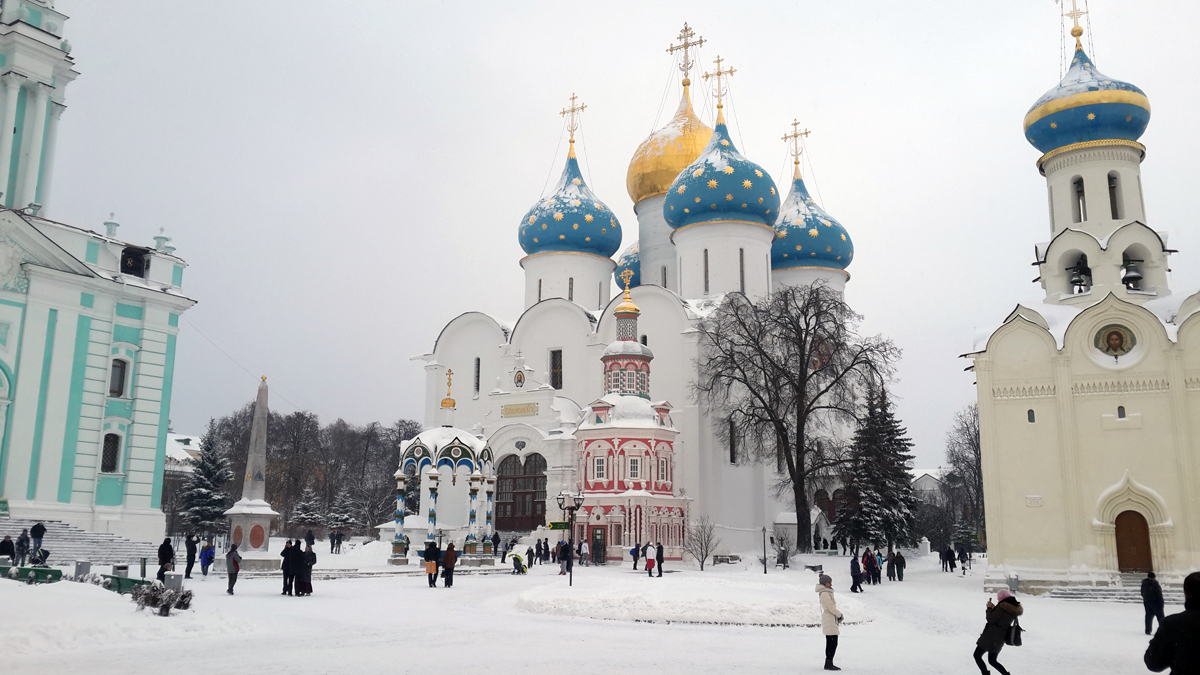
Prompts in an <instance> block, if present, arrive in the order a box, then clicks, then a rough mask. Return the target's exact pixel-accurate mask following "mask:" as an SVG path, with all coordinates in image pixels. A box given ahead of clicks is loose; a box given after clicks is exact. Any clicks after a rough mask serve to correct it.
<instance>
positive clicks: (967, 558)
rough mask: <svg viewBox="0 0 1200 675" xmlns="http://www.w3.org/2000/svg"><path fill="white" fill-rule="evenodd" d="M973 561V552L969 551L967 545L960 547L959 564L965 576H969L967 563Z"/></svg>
mask: <svg viewBox="0 0 1200 675" xmlns="http://www.w3.org/2000/svg"><path fill="white" fill-rule="evenodd" d="M969 562H971V554H970V553H967V547H966V546H963V547H962V548H960V549H958V566H959V567H961V568H962V573H963V576H964V577H965V576H967V563H969Z"/></svg>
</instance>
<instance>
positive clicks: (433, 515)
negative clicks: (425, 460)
mask: <svg viewBox="0 0 1200 675" xmlns="http://www.w3.org/2000/svg"><path fill="white" fill-rule="evenodd" d="M440 479H441V476H439V475H438V472H437V469H434V468H431V469H429V470H428V471H426V472H425V481H426V482H427V484H428V485H429V532H428V533H426V535H425V543H426V544H428V543H430V542H434V541H437V489H438V480H440Z"/></svg>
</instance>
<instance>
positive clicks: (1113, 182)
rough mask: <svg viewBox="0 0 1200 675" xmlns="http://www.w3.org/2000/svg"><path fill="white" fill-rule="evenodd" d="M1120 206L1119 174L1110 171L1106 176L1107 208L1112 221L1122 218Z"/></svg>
mask: <svg viewBox="0 0 1200 675" xmlns="http://www.w3.org/2000/svg"><path fill="white" fill-rule="evenodd" d="M1122 206H1123V205H1122V204H1121V174H1119V173H1117V172H1116V171H1112V172H1110V173H1109V174H1108V207H1109V209H1111V210H1112V218H1113V220H1120V219H1121V218H1123V217H1124V214H1123V213H1122V211H1124V209H1122V208H1121V207H1122Z"/></svg>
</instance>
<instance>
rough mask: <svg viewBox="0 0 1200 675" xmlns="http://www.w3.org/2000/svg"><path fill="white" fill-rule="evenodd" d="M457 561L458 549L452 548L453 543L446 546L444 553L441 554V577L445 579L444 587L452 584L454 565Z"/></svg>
mask: <svg viewBox="0 0 1200 675" xmlns="http://www.w3.org/2000/svg"><path fill="white" fill-rule="evenodd" d="M457 562H458V551H455V550H454V544H450V545H448V546H446V554H445V555H443V556H442V577H444V578H445V579H446V583H445V586H446V588H450V587H451V586H453V585H454V565H455V564H456V563H457Z"/></svg>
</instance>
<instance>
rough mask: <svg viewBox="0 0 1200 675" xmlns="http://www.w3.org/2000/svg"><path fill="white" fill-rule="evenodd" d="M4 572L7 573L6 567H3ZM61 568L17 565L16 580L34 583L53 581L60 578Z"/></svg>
mask: <svg viewBox="0 0 1200 675" xmlns="http://www.w3.org/2000/svg"><path fill="white" fill-rule="evenodd" d="M4 569H5V572H4V574H5V575H7V574H8V571H7V570H8V568H4ZM62 574H63V573H62V570H56V569H54V568H52V567H18V568H17V581H30V580H32V582H33V583H35V584H46V583H54V582H55V581H59V580H61V579H62Z"/></svg>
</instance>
